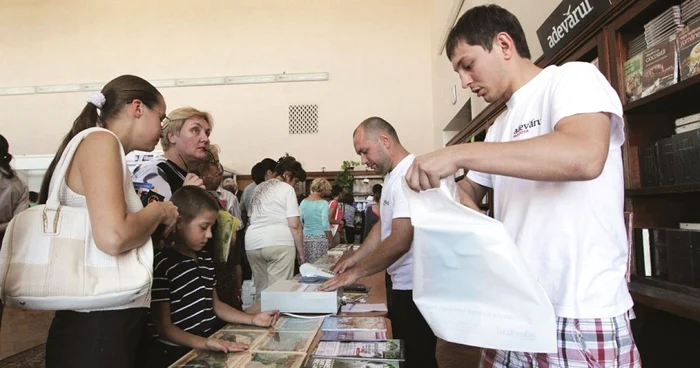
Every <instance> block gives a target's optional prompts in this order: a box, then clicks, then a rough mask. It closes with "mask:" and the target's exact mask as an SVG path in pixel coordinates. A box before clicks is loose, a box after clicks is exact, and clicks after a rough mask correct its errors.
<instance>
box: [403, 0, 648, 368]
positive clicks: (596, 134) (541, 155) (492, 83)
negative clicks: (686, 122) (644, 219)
mask: <svg viewBox="0 0 700 368" xmlns="http://www.w3.org/2000/svg"><path fill="white" fill-rule="evenodd" d="M447 55H448V57H449V58H450V61H451V62H452V65H453V67H454V70H455V71H456V72H457V73H458V74H459V76H460V78H461V80H462V86H463V87H464V88H470V89H471V90H472V92H473V93H475V94H476V95H477V96H478V97H483V98H484V99H485V100H486V101H487V102H493V101H497V100H500V99H504V100H505V101H507V103H506V105H507V111H506V112H505V113H504V114H503V115H501V116H500V117H498V119H497V120H496V122H495V123H494V124H493V126H491V128H490V129H489V131H488V133H487V135H486V142H484V143H468V144H461V145H456V146H451V147H448V148H444V149H441V150H439V151H436V152H433V153H430V154H427V155H424V156H421V157H417V158H416V159H415V161H414V164H413V166H412V167H411V168H410V169H409V171H408V174H407V176H406V180H407V181H408V183H409V185H410V186H411V188H413V189H414V190H421V189H428V188H431V187H437V186H439V180H440V179H441V178H444V177H448V176H450V175H453V174H454V173H455V172H456V171H457V170H458V169H459V168H464V169H465V170H469V173H468V174H467V177H466V179H464V180H463V181H461V182H460V186H461V187H462V189H463V190H464V191H465V192H466V193H467V194H468V195H469V196H471V197H472V199H473V200H474V201H475V202H477V203H479V202H480V201H481V199H482V198H483V196H484V194H485V193H486V191H487V189H488V188H493V190H494V217H495V218H496V219H497V220H499V221H502V222H503V224H504V225H505V228H506V229H507V231H508V232H509V233H510V235H511V236H512V237H513V239H514V241H515V243H516V245H517V246H518V248H519V249H520V250H521V253H522V255H523V258H524V259H525V261H526V263H527V265H528V266H529V267H530V269H531V270H532V272H533V274H534V275H535V277H536V278H537V280H538V282H539V283H540V284H541V285H542V287H543V288H544V290H545V291H546V293H547V295H548V296H549V299H550V300H551V302H552V305H553V306H554V311H555V313H556V315H557V320H558V323H557V325H558V331H552V333H553V334H554V333H556V334H557V339H558V341H559V344H558V347H559V349H558V353H553V354H530V353H526V352H508V351H495V350H485V352H484V353H483V354H482V362H481V363H482V367H504V366H509V367H510V366H518V367H533V366H538V367H542V366H556V367H564V366H567V367H568V366H577V367H578V366H582V367H590V366H596V367H639V366H640V364H641V362H640V359H639V353H638V351H637V348H636V346H635V344H634V340H633V338H632V335H631V330H630V323H629V318H628V311H630V309H631V308H632V304H633V303H632V298H631V297H630V294H629V292H628V290H627V283H626V280H625V273H626V269H627V266H626V265H627V256H628V248H627V239H626V235H625V234H626V233H625V227H624V222H623V193H624V187H623V174H622V170H623V168H622V158H621V148H620V147H621V145H622V143H623V141H624V133H623V119H622V105H621V103H620V99H619V97H618V95H617V93H616V92H615V90H613V88H612V87H611V86H610V84H609V83H608V81H607V80H606V79H605V77H604V76H603V75H602V74H601V73H600V72H599V71H598V70H597V69H596V68H595V66H593V65H591V64H588V63H581V62H572V63H566V64H564V65H562V66H549V67H547V68H545V69H540V68H539V67H537V66H536V65H535V64H533V63H532V61H531V60H530V53H529V50H528V47H527V42H526V40H525V35H524V33H523V30H522V27H521V26H520V23H519V21H518V20H517V18H516V17H515V16H514V15H513V14H511V13H510V12H508V11H507V10H505V9H503V8H501V7H498V6H496V5H487V6H479V7H475V8H472V9H470V10H469V11H467V12H466V13H465V14H464V15H463V16H462V17H461V18H460V20H459V21H458V22H457V24H456V25H455V27H454V28H453V29H452V31H451V32H450V34H449V37H448V41H447ZM441 367H442V366H441Z"/></svg>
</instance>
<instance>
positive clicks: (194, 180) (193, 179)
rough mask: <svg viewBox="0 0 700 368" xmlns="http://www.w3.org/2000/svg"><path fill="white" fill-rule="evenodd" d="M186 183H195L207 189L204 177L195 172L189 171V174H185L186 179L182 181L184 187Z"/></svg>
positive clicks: (196, 185)
mask: <svg viewBox="0 0 700 368" xmlns="http://www.w3.org/2000/svg"><path fill="white" fill-rule="evenodd" d="M185 185H193V186H195V187H200V188H202V189H205V188H204V181H203V180H202V178H200V177H199V176H197V174H193V173H188V174H187V176H185V180H183V181H182V186H183V187H184V186H185Z"/></svg>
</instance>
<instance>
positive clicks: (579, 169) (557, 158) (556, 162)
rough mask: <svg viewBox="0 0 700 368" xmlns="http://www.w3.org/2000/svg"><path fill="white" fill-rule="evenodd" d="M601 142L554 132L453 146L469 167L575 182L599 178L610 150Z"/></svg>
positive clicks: (460, 160)
mask: <svg viewBox="0 0 700 368" xmlns="http://www.w3.org/2000/svg"><path fill="white" fill-rule="evenodd" d="M604 143H605V144H607V143H608V142H607V141H605V142H604ZM601 144H602V143H599V142H597V141H596V142H593V143H591V142H582V141H580V140H577V139H576V138H575V137H573V136H570V135H567V134H565V133H562V132H553V133H550V134H545V135H542V136H539V137H535V138H531V139H525V140H522V141H514V142H505V143H495V142H476V143H469V144H461V145H456V146H452V147H454V148H453V149H454V151H453V153H454V154H455V156H456V157H457V160H458V166H459V167H461V168H464V169H467V170H475V171H479V172H483V173H489V174H495V175H504V176H512V177H517V178H521V179H527V180H537V181H573V180H591V179H593V178H595V177H597V175H598V174H599V172H597V170H598V169H602V164H601V160H602V162H604V161H605V157H607V156H606V155H607V150H608V146H607V145H606V146H604V147H603V146H600V145H601ZM592 147H595V149H593V148H592ZM603 150H604V151H603ZM601 151H603V152H604V153H605V155H602V156H604V157H602V156H601V154H600V152H601ZM596 172H597V173H596ZM477 202H478V201H477Z"/></svg>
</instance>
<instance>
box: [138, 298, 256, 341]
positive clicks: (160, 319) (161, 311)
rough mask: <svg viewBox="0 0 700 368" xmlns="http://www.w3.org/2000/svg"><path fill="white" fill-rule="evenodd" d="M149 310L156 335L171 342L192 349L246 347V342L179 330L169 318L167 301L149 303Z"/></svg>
mask: <svg viewBox="0 0 700 368" xmlns="http://www.w3.org/2000/svg"><path fill="white" fill-rule="evenodd" d="M151 312H152V313H153V324H154V325H155V328H156V332H157V333H158V335H159V336H160V337H162V338H163V339H165V340H168V341H170V342H172V343H175V344H178V345H181V346H186V347H188V348H192V349H201V350H216V351H223V352H225V353H228V352H233V351H244V350H246V349H248V345H247V344H240V343H235V342H232V341H226V340H220V339H214V338H206V337H201V336H197V335H194V334H191V333H189V332H185V331H183V330H181V329H180V328H178V327H177V326H175V325H174V324H173V322H172V320H171V319H170V303H169V302H154V303H151Z"/></svg>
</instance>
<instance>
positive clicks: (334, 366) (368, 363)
mask: <svg viewBox="0 0 700 368" xmlns="http://www.w3.org/2000/svg"><path fill="white" fill-rule="evenodd" d="M304 368H403V362H400V361H385V362H380V361H374V360H352V359H319V358H311V359H310V360H309V362H308V363H307V364H306V366H304Z"/></svg>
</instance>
